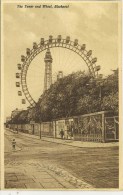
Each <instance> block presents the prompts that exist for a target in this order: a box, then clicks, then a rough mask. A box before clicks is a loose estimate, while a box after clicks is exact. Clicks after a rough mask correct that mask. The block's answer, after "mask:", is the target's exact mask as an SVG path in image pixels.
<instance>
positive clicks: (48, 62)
mask: <svg viewBox="0 0 123 195" xmlns="http://www.w3.org/2000/svg"><path fill="white" fill-rule="evenodd" d="M52 61H53V60H52V56H51V52H50V49H47V51H46V54H45V58H44V62H45V75H44V91H45V90H47V89H49V88H50V85H51V84H52Z"/></svg>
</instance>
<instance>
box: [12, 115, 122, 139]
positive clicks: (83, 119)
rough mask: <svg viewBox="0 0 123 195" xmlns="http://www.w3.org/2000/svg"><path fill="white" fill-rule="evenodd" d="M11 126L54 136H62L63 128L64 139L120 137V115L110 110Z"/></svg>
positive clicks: (31, 132) (23, 130)
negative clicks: (115, 114) (114, 114)
mask: <svg viewBox="0 0 123 195" xmlns="http://www.w3.org/2000/svg"><path fill="white" fill-rule="evenodd" d="M9 128H12V129H13V130H16V131H20V132H24V133H29V134H34V135H37V136H46V137H54V138H61V135H60V131H61V130H63V132H64V139H73V140H75V141H77V140H79V141H92V142H108V141H117V140H118V139H119V122H118V117H117V116H113V113H112V112H108V111H102V112H96V113H91V114H85V115H80V116H74V117H69V118H62V119H58V120H54V121H51V122H42V123H40V124H39V123H31V124H9Z"/></svg>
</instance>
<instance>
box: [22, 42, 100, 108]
mask: <svg viewBox="0 0 123 195" xmlns="http://www.w3.org/2000/svg"><path fill="white" fill-rule="evenodd" d="M74 43H75V42H74V41H71V40H70V41H69V43H67V42H66V39H61V41H60V42H58V40H57V38H56V39H52V42H51V43H49V40H45V41H44V44H43V45H41V43H39V44H38V45H37V48H36V49H34V48H33V49H32V50H30V55H29V56H28V55H27V56H26V57H25V61H24V62H23V64H22V69H21V87H22V91H23V93H24V95H25V97H26V99H27V101H28V102H29V103H30V105H31V106H35V105H36V102H35V101H34V99H33V98H32V96H31V94H30V92H29V90H28V87H27V81H26V77H27V71H28V68H29V66H30V64H31V62H32V61H33V59H34V58H35V57H36V56H37V55H38V54H39V53H41V52H43V51H45V50H46V49H48V48H49V49H50V48H57V47H60V48H64V49H68V50H71V51H73V52H75V53H76V54H77V55H79V56H80V57H81V58H82V60H84V61H85V63H86V65H87V67H88V69H89V72H90V73H91V74H92V76H93V77H97V76H98V71H96V70H95V67H96V63H92V59H93V58H92V57H91V55H90V56H87V52H88V51H87V50H86V49H84V50H81V45H79V44H77V45H76V46H75V45H74ZM84 57H85V58H84ZM93 66H94V67H93ZM95 73H97V75H96V74H95Z"/></svg>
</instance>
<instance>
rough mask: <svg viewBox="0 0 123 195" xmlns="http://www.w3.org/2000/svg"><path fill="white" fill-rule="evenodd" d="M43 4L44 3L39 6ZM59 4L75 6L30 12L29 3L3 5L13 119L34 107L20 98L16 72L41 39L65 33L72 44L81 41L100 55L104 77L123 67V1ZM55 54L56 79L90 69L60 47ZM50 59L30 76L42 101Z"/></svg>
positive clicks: (35, 65) (40, 60)
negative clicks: (122, 7)
mask: <svg viewBox="0 0 123 195" xmlns="http://www.w3.org/2000/svg"><path fill="white" fill-rule="evenodd" d="M29 4H30V5H36V4H37V3H28V5H29ZM41 4H42V3H41V2H40V3H39V5H41ZM45 4H46V3H45ZM47 4H48V3H47ZM54 4H56V2H55V3H54ZM54 4H52V5H54ZM57 4H58V3H57ZM59 4H60V5H61V4H62V5H69V8H51V9H49V8H37V9H36V8H24V5H26V3H18V4H16V3H6V4H4V5H3V46H4V60H3V66H4V113H5V117H7V116H10V115H11V111H12V110H14V109H15V108H19V109H26V108H27V107H28V106H29V104H28V102H27V103H26V105H22V104H21V99H22V97H21V98H20V97H18V95H17V91H18V89H17V88H16V86H15V82H16V81H17V80H16V78H15V73H16V72H18V70H17V64H18V63H20V62H21V60H20V59H21V55H25V53H26V48H32V45H33V42H37V43H39V42H40V39H41V37H43V38H45V39H48V37H49V35H53V37H57V36H58V35H62V37H63V38H66V36H70V37H71V40H74V39H78V41H79V44H83V43H84V44H86V49H87V50H90V49H91V50H92V51H93V54H92V56H93V57H97V59H98V63H97V65H100V66H101V71H100V73H101V74H104V76H106V75H108V74H110V73H112V71H111V70H113V69H116V68H117V67H118V66H120V64H118V47H119V45H118V21H119V20H118V3H117V2H108V3H106V2H95V3H94V2H93V3H91V2H77V3H74V2H70V3H68V2H67V3H66V4H65V3H63V2H62V3H61V2H60V3H59ZM17 5H23V8H17ZM49 5H51V3H49ZM51 55H52V57H53V63H52V69H53V75H54V77H55V75H56V73H57V72H58V71H59V70H62V71H63V73H64V75H67V74H70V73H72V72H75V71H78V70H86V69H87V67H86V65H85V64H84V62H83V61H82V59H80V58H79V57H78V56H77V55H75V54H73V53H71V52H70V51H66V50H63V49H55V48H54V49H53V50H52V51H51ZM44 56H45V52H42V53H41V54H39V55H38V56H37V57H36V58H35V59H34V60H33V62H32V63H31V65H30V67H29V70H28V73H27V85H28V89H29V91H30V93H31V95H32V97H33V98H34V99H35V100H36V101H37V100H38V97H39V96H40V95H41V94H42V92H43V86H44V83H43V81H44V68H45V67H44ZM23 98H24V96H23Z"/></svg>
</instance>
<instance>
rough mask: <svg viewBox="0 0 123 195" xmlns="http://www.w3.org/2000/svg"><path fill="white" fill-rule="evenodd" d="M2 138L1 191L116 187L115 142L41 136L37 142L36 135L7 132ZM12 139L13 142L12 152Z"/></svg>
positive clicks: (116, 150)
mask: <svg viewBox="0 0 123 195" xmlns="http://www.w3.org/2000/svg"><path fill="white" fill-rule="evenodd" d="M4 138H5V160H4V162H5V169H4V171H5V172H4V173H5V189H28V190H29V189H32V190H34V189H35V190H83V189H84V190H91V189H97V188H112V187H113V188H115V189H116V188H118V143H108V144H107V143H91V142H88V143H85V142H83V143H82V142H78V141H73V140H61V139H54V138H45V137H42V138H41V140H40V138H39V137H38V136H35V135H29V134H25V133H21V132H19V133H18V134H17V133H16V132H13V131H10V130H8V129H5V137H4ZM12 139H15V140H16V148H15V150H13V149H12V143H11V142H12ZM97 144H98V145H101V146H102V147H100V146H99V147H97ZM105 144H106V146H107V147H104V145H105ZM90 146H91V147H90ZM113 146H114V147H113Z"/></svg>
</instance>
